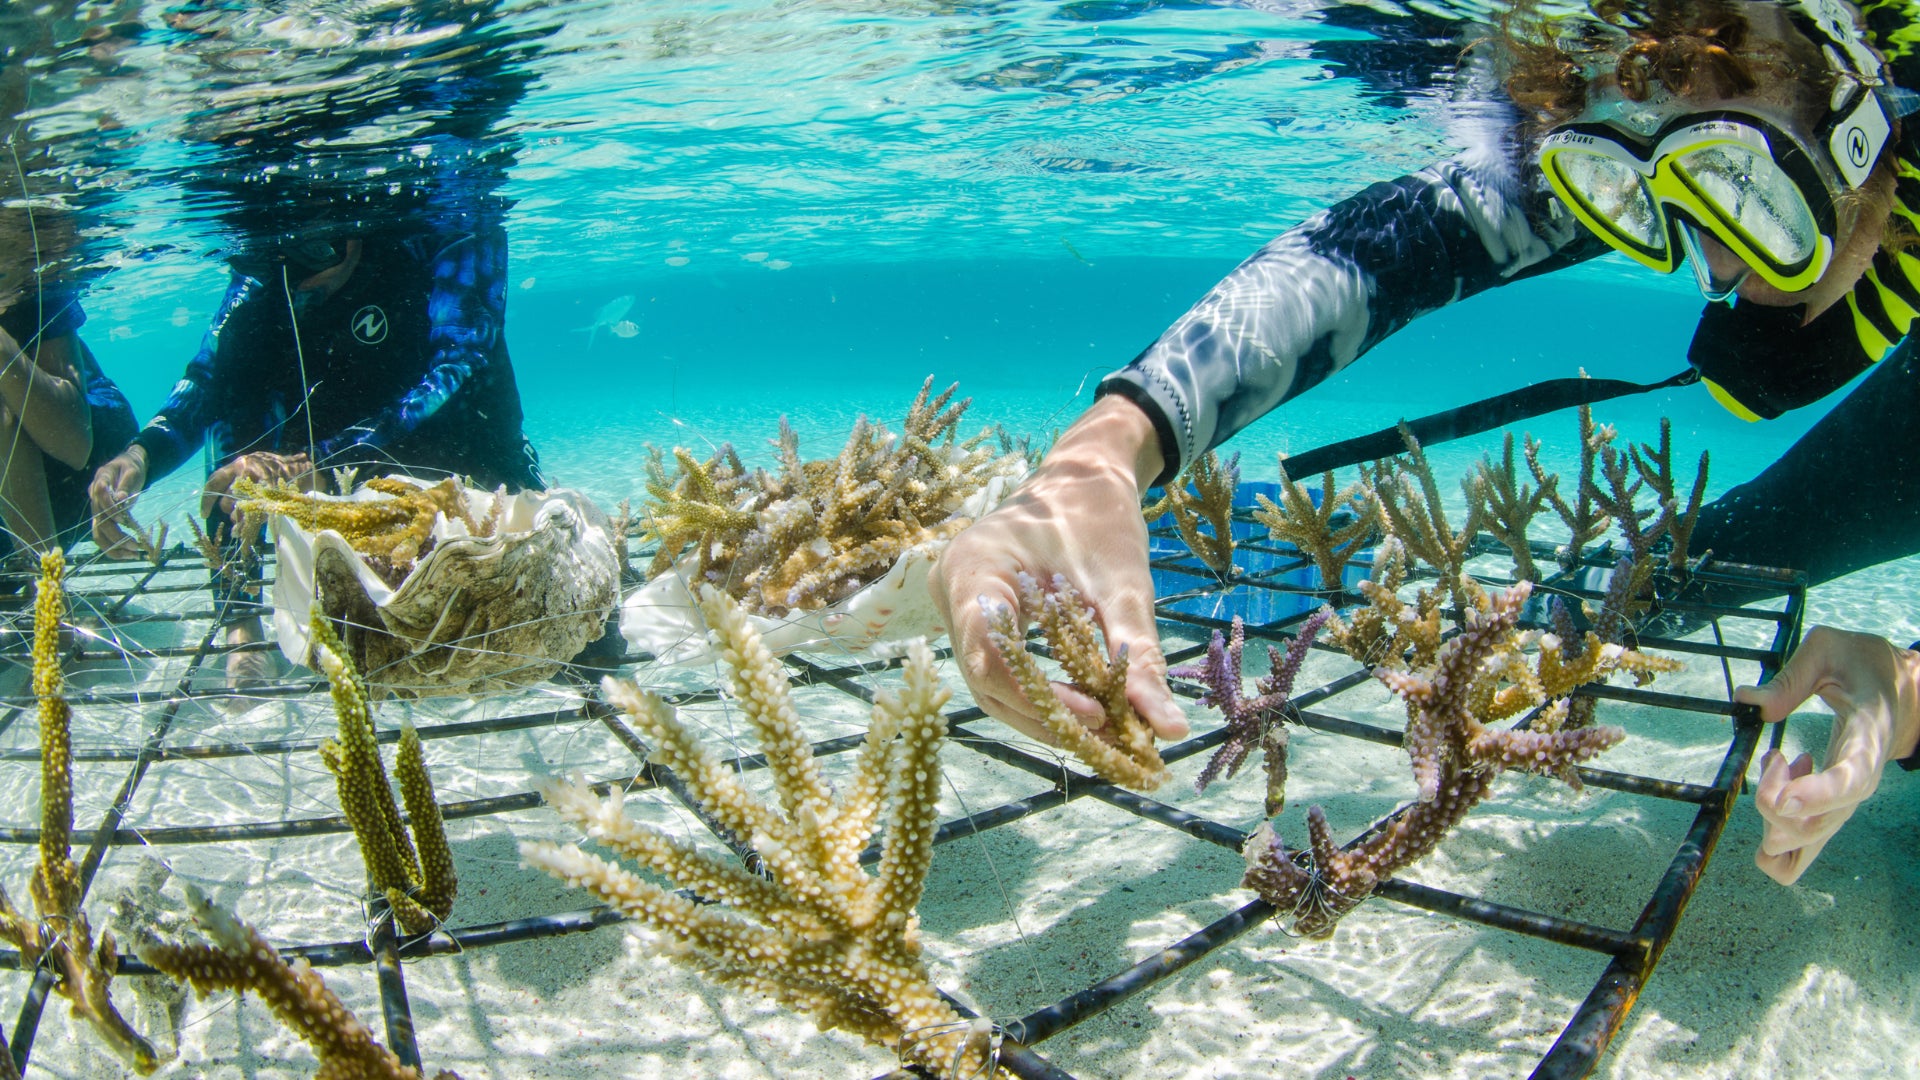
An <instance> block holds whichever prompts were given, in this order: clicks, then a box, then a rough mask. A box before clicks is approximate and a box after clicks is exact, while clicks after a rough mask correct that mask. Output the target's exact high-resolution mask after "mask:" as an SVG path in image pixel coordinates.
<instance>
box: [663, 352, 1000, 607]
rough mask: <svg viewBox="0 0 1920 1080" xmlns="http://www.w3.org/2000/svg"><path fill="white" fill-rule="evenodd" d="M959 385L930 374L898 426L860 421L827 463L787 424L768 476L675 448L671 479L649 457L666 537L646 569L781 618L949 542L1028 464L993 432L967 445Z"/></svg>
mask: <svg viewBox="0 0 1920 1080" xmlns="http://www.w3.org/2000/svg"><path fill="white" fill-rule="evenodd" d="M954 389H955V388H954V387H948V388H947V389H946V390H945V391H944V392H942V393H940V394H937V395H936V394H934V393H933V392H932V390H933V378H932V377H931V376H929V377H928V378H927V380H926V381H925V382H923V383H922V384H921V387H920V392H919V394H918V396H916V397H915V399H914V401H913V404H912V405H911V406H910V407H909V408H908V410H907V416H906V418H905V420H904V421H903V422H902V424H901V432H900V434H898V435H895V434H894V433H893V432H890V431H889V430H887V428H886V427H884V426H883V425H879V424H875V423H873V422H872V421H870V420H868V419H866V418H865V417H861V418H860V419H859V420H857V421H856V422H855V423H854V426H853V430H852V431H851V432H850V433H849V434H848V436H847V440H846V442H845V443H844V444H843V445H842V446H841V448H840V451H839V453H838V454H837V455H835V456H834V457H833V458H831V459H824V460H812V461H809V460H805V459H803V458H802V457H801V454H800V440H799V436H798V435H797V434H795V432H794V430H793V428H792V427H791V426H790V425H789V424H788V423H787V422H786V420H784V419H782V420H781V422H780V432H779V436H778V438H777V439H776V440H775V447H776V450H777V455H776V456H777V460H778V461H779V466H778V468H777V469H776V470H775V471H772V472H768V471H766V470H758V471H755V472H752V473H749V472H747V470H746V469H745V467H744V466H743V465H741V464H740V459H739V457H738V455H736V454H734V453H733V451H732V450H731V449H730V448H726V447H723V448H722V449H721V451H720V452H718V453H716V454H714V455H713V457H712V458H710V459H709V460H708V461H706V462H704V463H702V462H699V461H696V460H695V459H694V458H693V456H692V455H691V454H690V453H688V452H687V451H686V450H684V449H676V450H674V452H673V457H674V463H675V467H676V471H675V472H673V473H672V474H669V473H668V471H667V468H666V465H665V463H664V459H663V458H662V457H661V455H660V454H659V452H658V451H657V450H656V451H652V452H651V460H650V464H649V466H648V472H649V480H648V482H647V496H648V497H647V500H646V502H645V504H644V505H643V506H642V507H641V510H640V517H641V520H642V521H644V522H645V524H646V535H647V536H648V537H649V538H651V539H653V540H655V541H657V542H658V543H659V548H658V550H657V551H656V552H655V554H654V557H653V561H652V563H651V564H650V565H649V566H648V569H647V574H648V576H649V577H652V578H658V577H660V576H662V575H664V574H666V573H667V572H668V571H670V570H673V571H675V572H678V573H681V574H684V575H685V576H686V577H687V579H688V582H689V585H690V586H693V587H697V586H698V585H700V584H711V585H717V586H719V587H720V588H722V589H724V590H725V591H726V592H727V593H728V594H729V595H731V596H733V597H734V599H736V600H739V601H741V602H742V603H744V604H746V605H747V608H748V609H749V610H750V611H751V612H752V613H753V614H756V615H764V616H768V617H772V618H781V617H785V616H787V615H789V614H791V613H793V612H796V611H814V610H819V609H821V608H825V607H828V606H831V605H833V604H837V603H840V602H841V601H844V600H846V599H847V598H848V597H849V596H851V595H852V594H853V593H855V592H857V591H858V590H859V589H861V588H862V587H864V586H865V585H868V584H870V583H872V582H873V581H875V580H877V579H879V578H880V577H881V576H882V575H884V574H885V573H886V572H887V570H888V569H889V568H890V567H892V566H893V565H894V563H896V562H897V561H899V560H900V558H901V557H902V556H903V555H905V554H906V553H907V552H908V551H910V550H913V549H915V548H918V547H921V546H923V545H927V544H930V543H940V542H944V541H946V540H949V539H951V538H952V537H953V536H954V535H955V534H957V533H958V532H959V531H960V530H961V529H963V528H965V527H966V526H967V525H968V524H969V523H971V521H972V518H971V516H969V515H968V514H967V513H964V512H963V505H962V504H964V503H966V502H967V501H968V500H969V499H970V498H972V497H973V496H974V495H975V493H976V492H979V491H980V490H981V489H982V488H984V487H985V486H986V485H988V484H989V483H991V482H992V481H993V480H995V479H996V478H1000V477H1010V476H1011V475H1012V474H1013V473H1014V472H1015V471H1018V470H1020V469H1023V468H1024V462H1023V461H1022V460H1021V459H1019V458H1013V457H1007V456H1002V455H997V454H995V453H993V452H992V451H991V450H988V449H986V448H984V446H983V444H984V443H985V442H986V440H987V438H988V436H989V434H990V433H989V432H982V433H981V434H980V435H978V436H976V437H974V438H971V439H967V440H965V441H961V440H959V438H958V436H957V429H958V425H959V422H960V419H961V417H962V416H963V415H964V414H965V412H966V409H967V406H968V404H969V401H968V400H961V401H959V402H954V403H951V404H950V401H951V399H952V397H953V394H954Z"/></svg>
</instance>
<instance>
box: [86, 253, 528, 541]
mask: <svg viewBox="0 0 1920 1080" xmlns="http://www.w3.org/2000/svg"><path fill="white" fill-rule="evenodd" d="M506 260H507V244H506V233H505V230H503V229H501V228H500V227H499V226H498V225H494V226H491V227H488V228H483V229H476V230H471V231H458V232H441V231H434V230H423V231H412V230H408V229H406V228H404V227H402V228H392V229H386V230H383V231H378V232H374V233H370V234H367V235H364V236H335V237H331V238H313V237H309V238H307V239H305V240H302V241H299V242H296V243H288V244H285V245H283V246H281V247H279V248H277V249H273V250H269V251H267V252H264V253H258V254H249V255H244V256H240V257H237V258H235V259H234V260H233V274H232V279H231V282H230V284H229V285H228V288H227V295H226V299H225V300H224V301H223V302H222V303H221V305H220V309H219V311H218V312H217V313H216V314H215V315H214V318H213V323H212V326H211V328H210V329H209V330H208V331H207V336H206V340H205V342H204V343H203V344H202V345H201V347H200V352H199V354H198V355H196V356H195V357H194V358H193V361H192V362H191V363H189V364H188V365H187V371H186V374H185V375H184V376H182V378H181V380H180V382H179V384H178V385H176V386H175V387H174V390H173V393H172V394H171V395H169V396H168V398H167V400H166V403H165V404H163V405H162V406H161V407H160V410H159V412H158V413H156V414H155V415H154V417H153V419H151V420H149V421H148V422H147V425H146V426H145V427H144V428H142V429H141V430H140V432H139V434H138V435H137V436H135V437H134V439H133V444H132V445H131V446H129V447H128V448H127V450H126V452H125V453H123V454H120V455H119V456H118V457H116V458H114V459H113V460H112V461H109V462H108V463H106V465H104V466H103V467H102V468H101V469H100V470H99V472H98V474H97V475H96V476H95V478H94V481H93V499H94V506H95V509H96V511H97V512H98V513H97V515H96V518H95V534H96V539H97V540H98V541H99V543H100V546H101V547H102V548H103V549H106V550H109V551H120V550H124V536H123V534H122V533H121V532H120V530H119V528H118V526H117V524H116V522H115V520H114V519H113V517H111V516H110V514H109V511H111V510H112V509H114V508H115V507H118V506H120V505H122V504H123V503H124V501H125V500H127V499H128V498H131V497H132V496H134V495H137V494H138V493H139V492H140V491H141V490H142V489H144V488H145V487H146V486H147V485H148V484H149V483H151V482H152V481H154V480H156V479H158V478H159V477H162V476H165V475H167V474H168V473H170V472H172V471H173V470H174V469H175V468H177V467H179V465H180V464H181V463H182V462H183V461H185V460H186V459H187V458H188V457H189V456H191V455H192V454H193V453H194V452H195V451H197V450H199V449H200V448H201V446H202V444H203V443H211V456H212V459H213V461H214V468H213V469H212V471H211V473H210V474H209V475H208V478H207V483H206V487H205V495H204V501H203V510H204V512H205V513H207V514H208V515H209V516H211V515H213V514H215V513H216V512H219V513H228V512H230V511H231V510H232V505H233V504H232V499H231V498H230V497H228V496H229V493H230V491H231V490H232V487H233V484H234V482H235V481H237V480H239V479H240V478H242V477H251V478H253V479H256V480H260V481H263V482H271V481H279V480H286V481H291V482H295V483H300V484H303V485H316V484H322V483H324V482H325V481H326V479H327V474H328V472H329V471H330V470H333V469H338V468H347V467H351V468H355V469H358V470H359V472H360V475H361V476H362V477H365V476H368V475H374V474H377V473H381V472H408V473H414V474H420V473H439V474H447V475H457V476H464V477H468V478H471V479H472V480H473V481H474V482H475V483H477V484H480V485H483V486H486V487H497V486H500V485H505V486H506V487H507V488H508V489H509V490H514V491H518V490H521V489H523V488H540V487H544V486H545V483H544V480H543V479H542V477H541V475H540V470H539V462H538V458H537V456H536V455H535V453H534V451H533V448H532V446H531V445H530V444H529V443H528V442H527V440H526V437H525V436H524V435H523V434H522V433H521V411H520V394H519V389H518V387H517V386H516V385H515V382H514V377H513V367H512V363H511V361H510V360H509V359H508V356H507V345H506V285H505V280H504V277H505V274H506ZM289 297H291V301H289Z"/></svg>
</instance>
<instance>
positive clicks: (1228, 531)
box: [1142, 450, 1240, 578]
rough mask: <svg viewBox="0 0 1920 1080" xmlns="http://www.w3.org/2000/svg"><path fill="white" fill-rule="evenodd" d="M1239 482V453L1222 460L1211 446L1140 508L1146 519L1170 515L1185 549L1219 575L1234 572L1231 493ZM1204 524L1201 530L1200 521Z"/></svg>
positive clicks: (1227, 574)
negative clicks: (1145, 505) (1147, 503)
mask: <svg viewBox="0 0 1920 1080" xmlns="http://www.w3.org/2000/svg"><path fill="white" fill-rule="evenodd" d="M1239 486H1240V455H1239V454H1235V455H1233V456H1232V457H1230V458H1227V459H1225V460H1222V459H1221V457H1220V455H1219V454H1217V453H1215V452H1213V451H1212V450H1209V451H1207V452H1206V453H1204V454H1202V455H1200V457H1198V458H1196V459H1195V460H1194V462H1193V464H1192V465H1191V466H1189V467H1188V469H1187V472H1186V475H1184V476H1182V477H1181V478H1180V479H1179V480H1176V481H1175V482H1173V483H1172V484H1169V485H1167V487H1166V494H1165V495H1163V496H1162V497H1161V498H1160V499H1158V500H1157V501H1155V502H1154V503H1152V504H1151V505H1149V506H1147V507H1145V508H1144V509H1143V511H1142V512H1143V513H1144V514H1145V515H1146V518H1147V520H1148V521H1154V520H1155V519H1157V518H1159V517H1160V516H1161V515H1162V514H1171V515H1173V523H1174V528H1176V529H1178V530H1179V532H1180V539H1181V540H1182V541H1184V542H1185V543H1186V545H1187V548H1188V550H1190V551H1192V552H1193V554H1194V555H1195V556H1196V557H1197V558H1199V560H1200V561H1201V562H1202V563H1204V564H1206V567H1207V569H1209V570H1212V571H1213V572H1214V573H1215V574H1218V575H1219V576H1220V577H1222V578H1229V577H1232V576H1233V495H1234V492H1235V490H1237V489H1238V488H1239ZM1203 524H1204V525H1205V526H1206V527H1207V529H1206V531H1205V532H1202V531H1201V528H1200V527H1201V525H1203Z"/></svg>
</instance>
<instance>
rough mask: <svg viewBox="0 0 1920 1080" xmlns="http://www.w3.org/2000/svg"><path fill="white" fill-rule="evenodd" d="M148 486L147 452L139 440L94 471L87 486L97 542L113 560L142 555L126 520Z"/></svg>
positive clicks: (94, 537)
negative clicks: (128, 529)
mask: <svg viewBox="0 0 1920 1080" xmlns="http://www.w3.org/2000/svg"><path fill="white" fill-rule="evenodd" d="M146 486H147V451H146V448H144V447H142V446H141V445H140V444H139V443H135V444H133V445H132V446H129V447H127V448H126V449H125V450H124V451H122V452H121V453H120V454H119V455H118V456H116V457H114V458H113V459H111V460H110V461H108V462H107V463H106V464H105V465H102V466H100V468H99V469H97V470H95V471H94V474H93V482H92V483H90V484H88V485H87V498H88V500H89V501H91V502H92V504H93V542H94V543H96V544H99V545H100V550H101V552H102V553H104V554H105V555H106V556H107V558H109V559H134V558H138V557H139V556H140V550H139V546H138V544H137V543H136V542H135V540H134V538H133V536H132V535H131V534H129V533H128V532H127V529H126V524H125V523H126V520H127V517H128V515H129V514H130V513H131V512H132V510H133V500H134V498H135V497H137V496H138V495H139V494H140V492H142V491H144V490H145V489H146Z"/></svg>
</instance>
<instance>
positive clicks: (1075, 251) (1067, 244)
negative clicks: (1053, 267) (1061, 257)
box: [1060, 236, 1093, 266]
mask: <svg viewBox="0 0 1920 1080" xmlns="http://www.w3.org/2000/svg"><path fill="white" fill-rule="evenodd" d="M1060 244H1061V246H1062V247H1064V248H1066V249H1067V254H1069V255H1071V256H1073V257H1074V258H1076V259H1078V260H1080V263H1081V264H1082V265H1083V266H1092V265H1093V264H1092V263H1091V262H1088V261H1087V257H1086V256H1085V255H1082V254H1080V249H1079V248H1076V247H1074V246H1073V241H1071V240H1068V239H1067V238H1066V237H1065V236H1061V237H1060Z"/></svg>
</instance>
